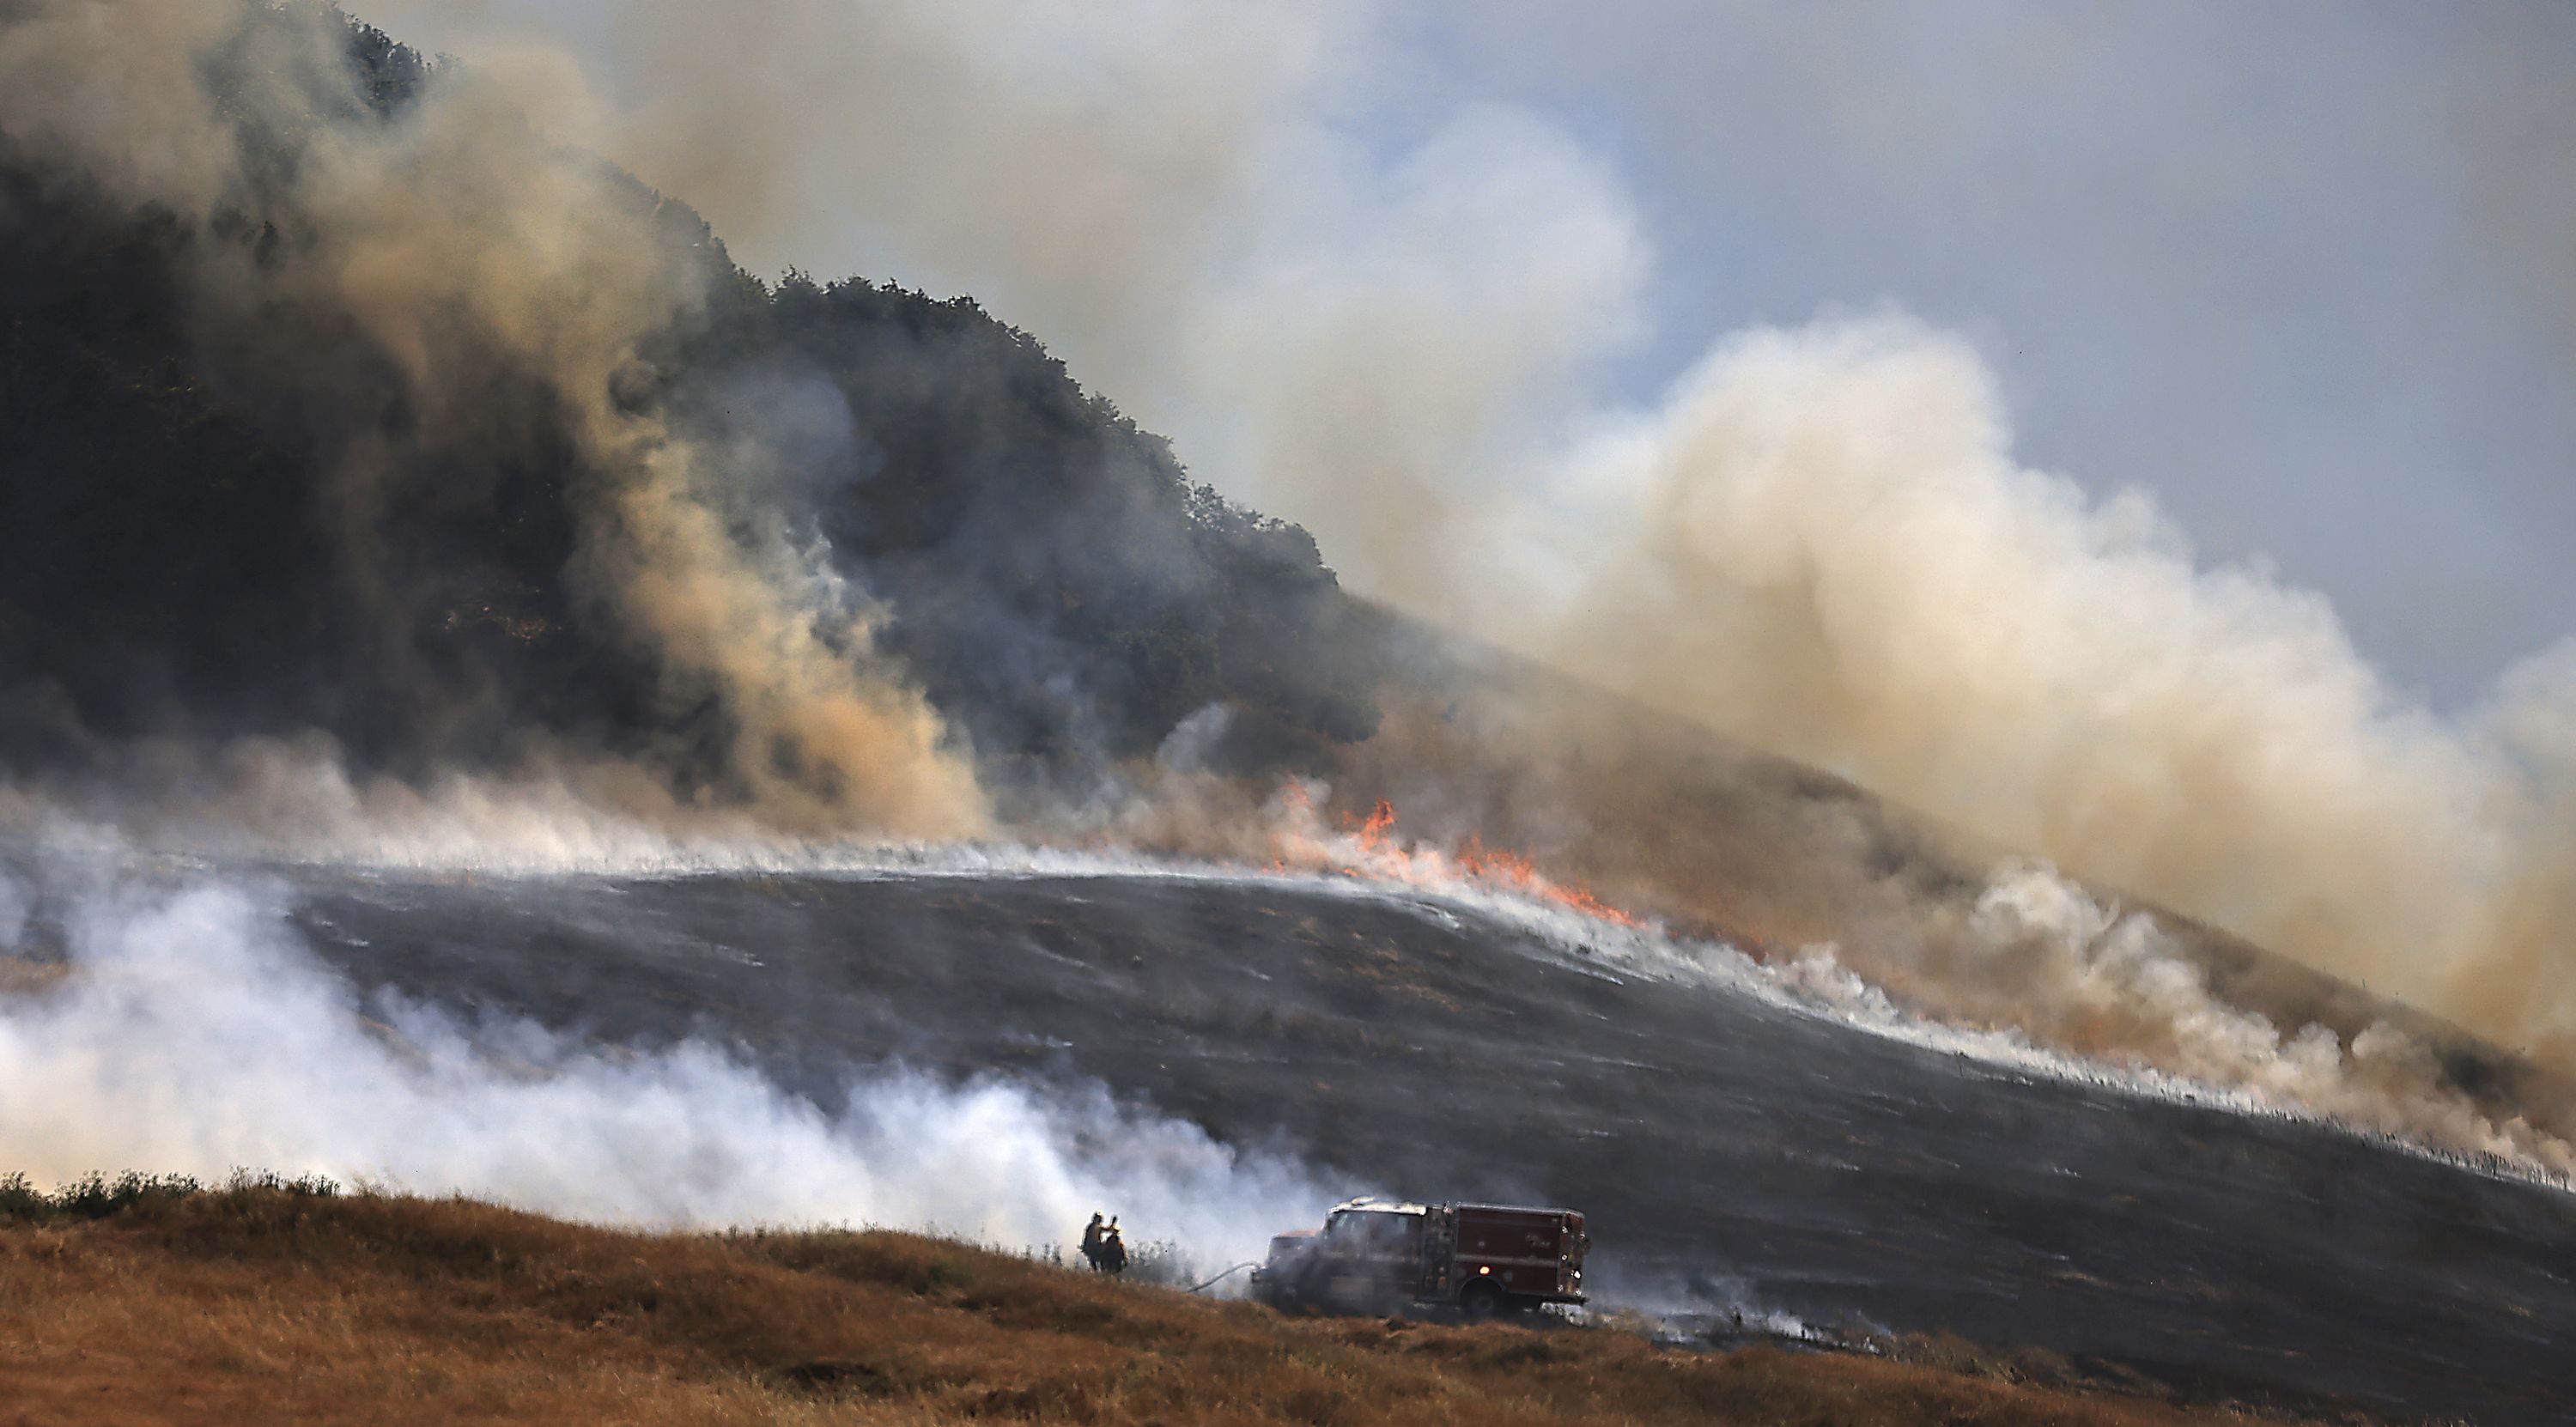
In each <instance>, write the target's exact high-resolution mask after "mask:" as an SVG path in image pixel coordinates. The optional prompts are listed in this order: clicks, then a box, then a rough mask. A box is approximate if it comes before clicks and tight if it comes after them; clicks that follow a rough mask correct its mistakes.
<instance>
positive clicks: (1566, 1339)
mask: <svg viewBox="0 0 2576 1427" xmlns="http://www.w3.org/2000/svg"><path fill="white" fill-rule="evenodd" d="M991 1419H999V1420H1018V1421H1040V1422H1097V1423H1164V1424H1172V1427H1179V1424H1184V1423H1208V1424H1216V1423H1270V1422H1278V1423H1299V1424H1311V1427H1370V1424H1388V1427H1396V1424H1435V1423H1436V1424H1460V1427H1465V1424H1477V1427H1491V1425H1492V1424H1512V1423H1528V1424H1541V1423H1572V1422H1586V1423H1636V1424H1651V1423H1667V1422H1673V1423H1678V1422H1717V1423H1743V1424H1763V1427H1911V1424H1917V1423H1920V1424H1944V1427H1967V1424H1990V1427H2168V1425H2169V1424H2170V1427H2180V1424H2186V1423H2202V1422H2221V1421H2233V1420H2236V1419H2234V1418H2233V1417H2231V1416H2228V1415H2225V1414H2219V1413H2207V1412H2188V1411H2182V1410H2178V1409H2174V1408H2170V1407H2166V1406H2162V1405H2159V1404H2154V1403H2149V1402H2145V1401H2142V1400H2137V1399H2127V1398H2118V1397H2107V1396H2081V1395H2072V1394H2064V1393H2051V1392H2044V1391H2041V1390H2037V1389H2033V1388H2028V1387H2022V1386H2015V1385H2012V1384H2008V1383H2003V1382H1997V1381H1992V1380H1989V1379H1985V1378H1980V1377H1973V1376H1965V1375H1961V1374H1957V1373H1952V1372H1946V1371H1942V1370H1939V1369H1936V1368H1932V1367H1925V1366H1913V1365H1906V1364H1900V1363H1893V1362H1885V1361H1878V1360H1872V1359H1863V1358H1851V1357H1827V1356H1811V1355H1796V1356H1792V1355H1785V1354H1781V1353H1778V1352H1773V1351H1767V1350H1761V1349H1755V1350H1748V1351H1743V1352H1737V1353H1733V1354H1701V1353H1688V1352H1675V1351H1669V1350H1664V1349H1659V1348H1657V1347H1655V1346H1653V1345H1652V1344H1650V1343H1648V1342H1646V1341H1645V1340H1644V1339H1642V1338H1639V1337H1637V1336H1634V1335H1632V1334H1626V1333H1620V1332H1612V1331H1565V1332H1552V1333H1539V1332H1531V1331H1527V1330H1524V1329H1519V1328H1511V1327H1480V1328H1473V1329H1469V1328H1448V1327H1439V1326H1431V1325H1422V1324H1407V1323H1395V1322H1378V1321H1369V1320H1290V1319H1285V1318H1282V1317H1280V1316H1278V1315H1277V1314H1274V1313H1272V1312H1270V1311H1269V1310H1267V1309H1264V1308H1260V1307H1257V1306H1253V1305H1250V1304H1244V1303H1213V1302H1208V1301H1204V1300H1200V1299H1194V1298H1190V1297H1187V1296H1185V1295H1182V1294H1178V1293H1175V1292H1172V1291H1170V1290H1165V1289H1156V1288H1149V1287H1144V1286H1140V1285H1134V1284H1120V1283H1112V1282H1106V1281H1102V1280H1099V1279H1095V1278H1093V1277H1091V1276H1089V1275H1087V1274H1077V1273H1073V1272H1068V1271H1065V1270H1061V1269H1057V1268H1053V1267H1051V1266H1048V1265H1045V1264H1038V1263H1030V1262H1025V1261H1022V1260H1019V1259H1016V1258H1012V1257H1009V1256H1005V1255H999V1254H992V1253H986V1252H983V1251H979V1250H975V1249H971V1248H966V1247H961V1246H959V1245H956V1244H952V1243H946V1242H941V1241H937V1240H930V1239H923V1238H917V1237H913V1236H909V1235H902V1234H891V1233H803V1234H765V1235H648V1234H637V1233H624V1232H615V1231H610V1230H603V1229H593V1228H584V1227H579V1226H574V1225H568V1224H563V1223H558V1222H554V1221H551V1220H547V1219H542V1218H538V1217H535V1216H532V1215H527V1214H520V1213H515V1212H512V1211H508V1210H504V1209H497V1208H493V1207H490V1206H488V1205H481V1204H473V1203H465V1202H458V1201H433V1200H418V1199H401V1198H387V1197H377V1196H358V1197H349V1198H327V1197H315V1196H311V1195H299V1194H292V1193H286V1192H281V1191H279V1190H275V1189H247V1190H239V1189H237V1190H232V1191H227V1192H220V1193H214V1192H210V1193H201V1194H189V1195H184V1196H179V1197H175V1198H171V1199H168V1200H163V1201H154V1202H147V1203H143V1204H140V1205H138V1206H137V1207H134V1208H130V1209H127V1210H125V1211H124V1212H122V1213H118V1214H116V1215H114V1216H113V1217H110V1218H106V1219H102V1220H97V1221H92V1222H79V1223H53V1224H44V1225H35V1224H27V1223H19V1224H15V1225H11V1226H8V1227H0V1424H5V1425H6V1427H20V1424H26V1427H36V1424H44V1427H86V1425H87V1424H132V1423H151V1422H186V1423H208V1424H220V1423H262V1424H267V1423H302V1422H312V1423H322V1422H329V1423H369V1422H385V1423H394V1422H400V1423H451V1422H502V1421H509V1422H523V1421H543V1422H563V1423H589V1422H617V1423H636V1424H659V1423H674V1424H676V1423H684V1422H685V1423H717V1424H722V1423H737V1422H739V1423H753V1422H758V1423H789V1424H797V1423H949V1422H966V1421H983V1420H991Z"/></svg>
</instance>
